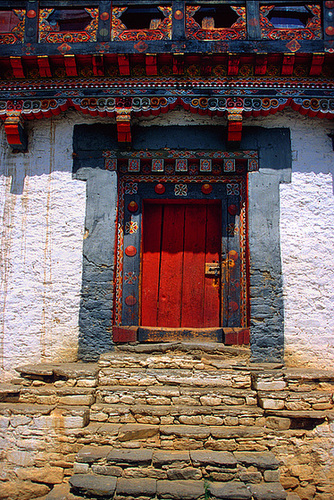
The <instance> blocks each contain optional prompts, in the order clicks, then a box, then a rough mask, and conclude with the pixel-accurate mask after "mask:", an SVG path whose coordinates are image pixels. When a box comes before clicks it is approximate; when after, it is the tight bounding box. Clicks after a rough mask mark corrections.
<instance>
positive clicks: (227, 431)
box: [211, 425, 265, 439]
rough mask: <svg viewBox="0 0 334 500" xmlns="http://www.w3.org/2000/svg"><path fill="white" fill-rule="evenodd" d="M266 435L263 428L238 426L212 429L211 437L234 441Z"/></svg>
mask: <svg viewBox="0 0 334 500" xmlns="http://www.w3.org/2000/svg"><path fill="white" fill-rule="evenodd" d="M264 434H265V430H264V428H263V427H256V426H249V427H246V426H242V425H236V426H234V427H227V426H219V427H211V436H212V437H214V438H217V439H233V438H245V437H247V438H249V437H250V438H253V437H261V436H263V435H264Z"/></svg>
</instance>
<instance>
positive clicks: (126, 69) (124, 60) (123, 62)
mask: <svg viewBox="0 0 334 500" xmlns="http://www.w3.org/2000/svg"><path fill="white" fill-rule="evenodd" d="M117 62H118V70H119V74H120V75H121V76H130V59H129V56H128V55H127V54H119V55H118V56H117Z"/></svg>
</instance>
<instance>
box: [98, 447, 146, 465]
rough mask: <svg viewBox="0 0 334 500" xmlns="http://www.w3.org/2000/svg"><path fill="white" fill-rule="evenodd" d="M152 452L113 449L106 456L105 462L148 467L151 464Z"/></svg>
mask: <svg viewBox="0 0 334 500" xmlns="http://www.w3.org/2000/svg"><path fill="white" fill-rule="evenodd" d="M152 457H153V450H147V449H141V450H126V449H113V450H112V451H111V452H110V453H109V454H108V455H107V457H106V458H107V461H108V462H110V463H116V464H136V465H149V464H150V463H151V462H152Z"/></svg>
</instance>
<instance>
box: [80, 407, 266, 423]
mask: <svg viewBox="0 0 334 500" xmlns="http://www.w3.org/2000/svg"><path fill="white" fill-rule="evenodd" d="M262 415H263V410H262V409H261V408H258V407H255V406H223V405H222V406H209V405H206V406H185V405H140V404H133V405H124V404H94V405H93V406H92V407H91V412H90V418H91V421H97V422H110V423H135V422H138V423H142V424H165V425H170V424H189V425H202V424H204V425H255V424H256V420H257V419H259V418H260V417H262Z"/></svg>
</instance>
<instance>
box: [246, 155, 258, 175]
mask: <svg viewBox="0 0 334 500" xmlns="http://www.w3.org/2000/svg"><path fill="white" fill-rule="evenodd" d="M257 170H259V162H258V160H257V159H255V158H253V159H250V160H248V172H256V171H257Z"/></svg>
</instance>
